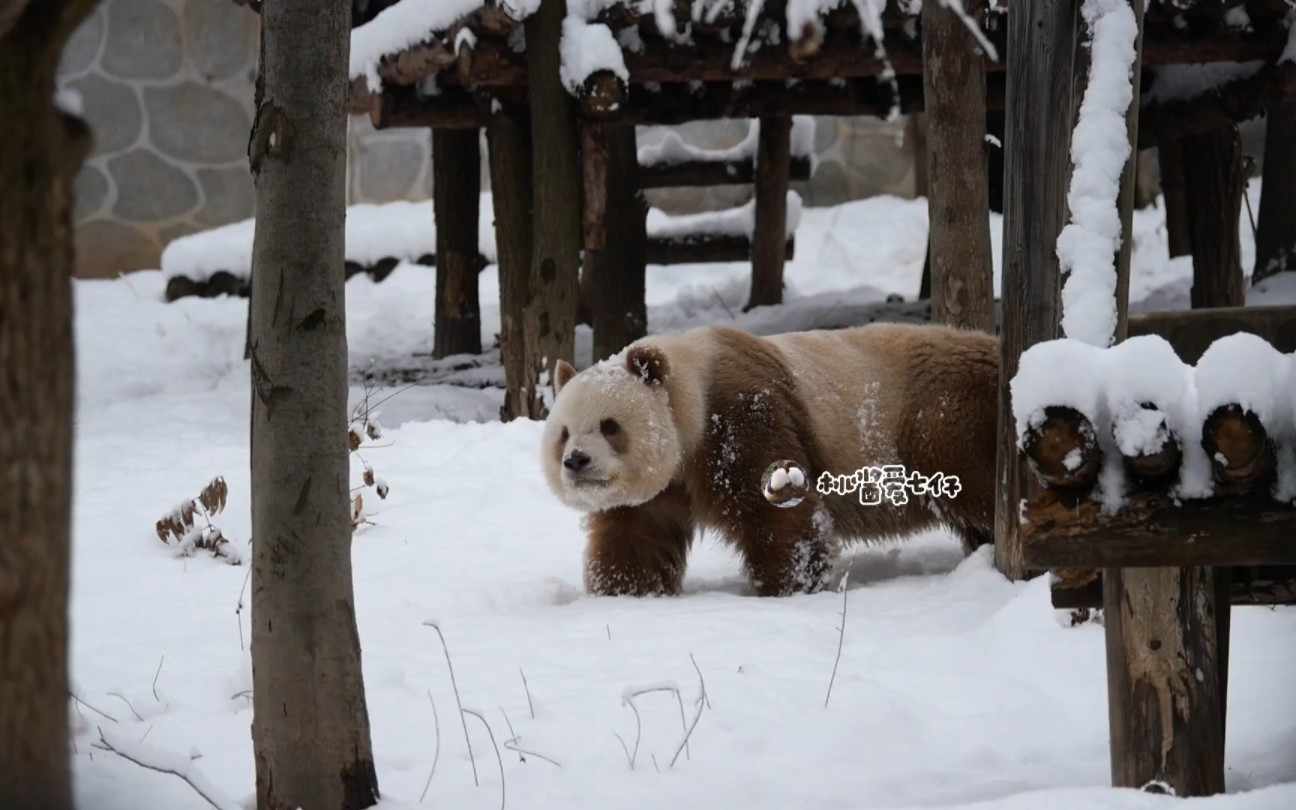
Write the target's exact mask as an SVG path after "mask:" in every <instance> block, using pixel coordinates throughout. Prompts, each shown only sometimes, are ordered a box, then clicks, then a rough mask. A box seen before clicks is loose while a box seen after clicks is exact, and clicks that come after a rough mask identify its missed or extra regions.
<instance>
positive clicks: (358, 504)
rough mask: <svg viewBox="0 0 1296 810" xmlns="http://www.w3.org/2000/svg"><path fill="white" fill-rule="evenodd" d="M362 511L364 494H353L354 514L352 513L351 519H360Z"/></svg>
mask: <svg viewBox="0 0 1296 810" xmlns="http://www.w3.org/2000/svg"><path fill="white" fill-rule="evenodd" d="M362 511H364V496H363V495H360V494H357V495H356V496H355V512H354V514H353V515H352V519H353V520H359V519H360V513H361V512H362Z"/></svg>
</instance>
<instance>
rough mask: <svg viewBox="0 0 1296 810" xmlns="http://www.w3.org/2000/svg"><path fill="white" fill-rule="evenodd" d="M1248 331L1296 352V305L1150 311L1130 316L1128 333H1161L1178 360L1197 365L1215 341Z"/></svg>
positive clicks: (1280, 349)
mask: <svg viewBox="0 0 1296 810" xmlns="http://www.w3.org/2000/svg"><path fill="white" fill-rule="evenodd" d="M1238 332H1247V333H1250V334H1252V335H1257V336H1259V337H1261V338H1264V340H1265V341H1267V342H1268V343H1269V344H1271V345H1272V346H1273V347H1274V348H1275V349H1277V350H1278V351H1280V352H1283V353H1285V354H1288V353H1291V352H1296V306H1270V307H1259V306H1234V307H1215V308H1211V309H1198V310H1191V311H1187V312H1151V313H1147V314H1143V315H1133V316H1131V317H1130V322H1129V333H1130V335H1131V336H1134V335H1159V336H1161V337H1163V338H1165V339H1166V341H1168V342H1169V343H1170V345H1172V346H1174V349H1175V353H1176V354H1178V355H1179V359H1181V360H1183V361H1184V362H1185V363H1188V364H1190V365H1195V364H1196V363H1197V361H1198V360H1199V359H1201V356H1202V353H1203V352H1205V351H1206V349H1207V348H1209V347H1210V345H1211V344H1212V343H1214V342H1215V341H1216V340H1219V339H1220V338H1222V337H1225V336H1227V335H1232V334H1236V333H1238Z"/></svg>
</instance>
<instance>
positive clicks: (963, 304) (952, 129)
mask: <svg viewBox="0 0 1296 810" xmlns="http://www.w3.org/2000/svg"><path fill="white" fill-rule="evenodd" d="M922 26H923V28H922V30H923V36H922V53H923V63H924V68H923V98H924V99H925V100H926V105H925V106H926V115H927V148H926V150H925V152H926V154H925V156H919V159H923V160H925V161H926V163H927V181H928V183H929V186H930V188H929V193H928V197H927V209H928V221H929V222H930V223H931V228H930V233H929V236H928V259H927V260H928V261H929V262H930V265H931V301H932V318H933V320H934V321H935V322H937V323H940V324H945V325H947V326H953V327H957V328H962V329H979V330H981V331H983V332H988V333H990V334H994V332H995V320H994V318H995V313H994V263H993V259H992V257H991V248H990V192H989V188H988V185H989V181H988V180H987V177H986V143H985V121H986V92H985V64H984V58H983V57H982V56H981V54H980V53H979V51H978V48H977V41H976V39H975V38H974V37H973V36H972V34H971V32H969V31H968V29H967V25H966V24H965V23H964V22H963V20H962V19H961V18H960V16H959V14H958V13H956V12H955V10H954V9H952V8H946V7H944V6H942V5H941V4H939V3H925V4H923V8H922Z"/></svg>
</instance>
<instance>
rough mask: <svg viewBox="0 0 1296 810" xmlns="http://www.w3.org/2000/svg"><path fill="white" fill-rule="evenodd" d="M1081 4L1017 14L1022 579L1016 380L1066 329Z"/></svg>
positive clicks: (1007, 233) (1016, 308)
mask: <svg viewBox="0 0 1296 810" xmlns="http://www.w3.org/2000/svg"><path fill="white" fill-rule="evenodd" d="M1078 5H1079V4H1078V3H1075V2H1074V1H1073V0H1036V2H1031V3H1021V4H1019V5H1015V6H1014V7H1013V13H1012V14H1009V15H1008V49H1007V50H1008V53H1007V70H1008V73H1007V76H1008V86H1007V97H1006V108H1007V109H1006V117H1005V132H1004V155H1005V168H1004V240H1003V251H1004V257H1003V283H1002V285H1001V289H1002V295H1003V304H1002V310H1003V314H1002V318H1003V325H1002V327H1001V330H1000V335H1001V343H1000V364H999V447H998V453H997V454H996V457H997V464H996V475H995V480H996V482H997V484H998V487H997V493H996V494H997V499H996V504H995V565H996V567H997V568H998V569H999V571H1001V572H1002V573H1003V574H1004V575H1005V576H1007V577H1009V578H1010V579H1014V580H1016V579H1022V578H1024V577H1026V576H1027V569H1026V565H1025V561H1024V559H1023V557H1022V547H1021V537H1020V534H1019V528H1020V523H1019V518H1018V509H1019V505H1020V502H1021V500H1022V498H1024V497H1026V496H1027V495H1028V494H1029V493H1030V492H1031V491H1032V490H1033V485H1031V484H1030V483H1028V481H1027V476H1026V470H1025V467H1024V465H1023V464H1022V461H1021V455H1020V453H1019V452H1018V450H1017V430H1016V423H1015V421H1014V419H1013V413H1012V400H1011V389H1010V388H1009V382H1010V381H1011V380H1012V378H1013V377H1014V376H1015V375H1016V374H1017V367H1018V361H1019V359H1020V357H1021V353H1022V352H1023V351H1025V350H1026V349H1027V348H1029V347H1031V346H1033V345H1034V344H1036V343H1039V342H1041V341H1045V340H1053V339H1054V338H1056V337H1057V335H1058V326H1059V322H1060V318H1059V305H1060V300H1059V298H1060V285H1059V277H1060V270H1059V267H1058V258H1057V238H1058V234H1059V233H1061V232H1062V227H1063V225H1064V224H1065V222H1066V213H1067V207H1066V193H1067V187H1068V183H1069V181H1070V177H1069V176H1068V174H1069V172H1068V170H1069V169H1070V166H1071V157H1070V147H1071V117H1070V116H1069V115H1057V114H1056V111H1058V110H1069V109H1071V95H1072V84H1073V75H1072V71H1073V68H1074V62H1075V50H1076V25H1077V21H1078V13H1077V9H1078ZM1043 110H1051V111H1053V114H1049V115H1043V114H1041V111H1043Z"/></svg>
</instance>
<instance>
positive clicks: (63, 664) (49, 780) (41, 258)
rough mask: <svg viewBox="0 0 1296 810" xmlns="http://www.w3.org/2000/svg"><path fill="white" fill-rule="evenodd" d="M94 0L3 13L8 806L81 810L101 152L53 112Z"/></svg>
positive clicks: (0, 686) (1, 781) (3, 751)
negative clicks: (75, 459) (81, 250)
mask: <svg viewBox="0 0 1296 810" xmlns="http://www.w3.org/2000/svg"><path fill="white" fill-rule="evenodd" d="M93 5H94V3H93V2H91V1H90V0H74V1H73V2H54V0H41V1H40V2H36V3H31V4H30V5H28V4H25V3H22V2H19V3H16V4H14V3H9V4H6V5H5V6H3V8H2V9H0V120H4V121H5V125H4V126H3V127H0V194H3V197H4V202H3V203H2V204H0V362H2V363H3V367H2V368H0V807H4V808H6V810H38V808H39V809H40V810H46V809H47V808H48V810H64V809H65V808H71V807H72V774H71V763H70V758H69V749H68V616H67V610H68V578H69V572H68V568H69V562H70V553H71V513H72V436H73V434H72V417H73V333H72V286H71V281H70V278H71V276H72V275H73V273H74V255H73V241H72V204H73V194H72V183H73V181H74V180H75V178H76V174H77V172H78V170H79V169H80V168H81V164H82V162H83V161H84V160H85V157H86V154H87V153H88V151H89V147H90V142H91V140H90V132H89V130H88V129H87V128H86V126H85V124H84V123H83V122H82V121H81V120H80V119H78V118H75V117H73V116H71V115H69V114H66V113H64V112H61V111H59V110H58V109H56V108H55V106H54V103H53V99H54V77H55V73H56V71H57V68H58V63H59V55H60V54H61V53H62V50H63V45H64V43H65V42H66V41H67V39H68V37H69V36H71V34H72V31H73V30H74V29H75V28H76V26H77V24H78V23H79V22H80V21H81V20H82V19H84V17H85V16H86V14H87V13H88V12H89V10H90V8H91V7H92V6H93Z"/></svg>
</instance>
